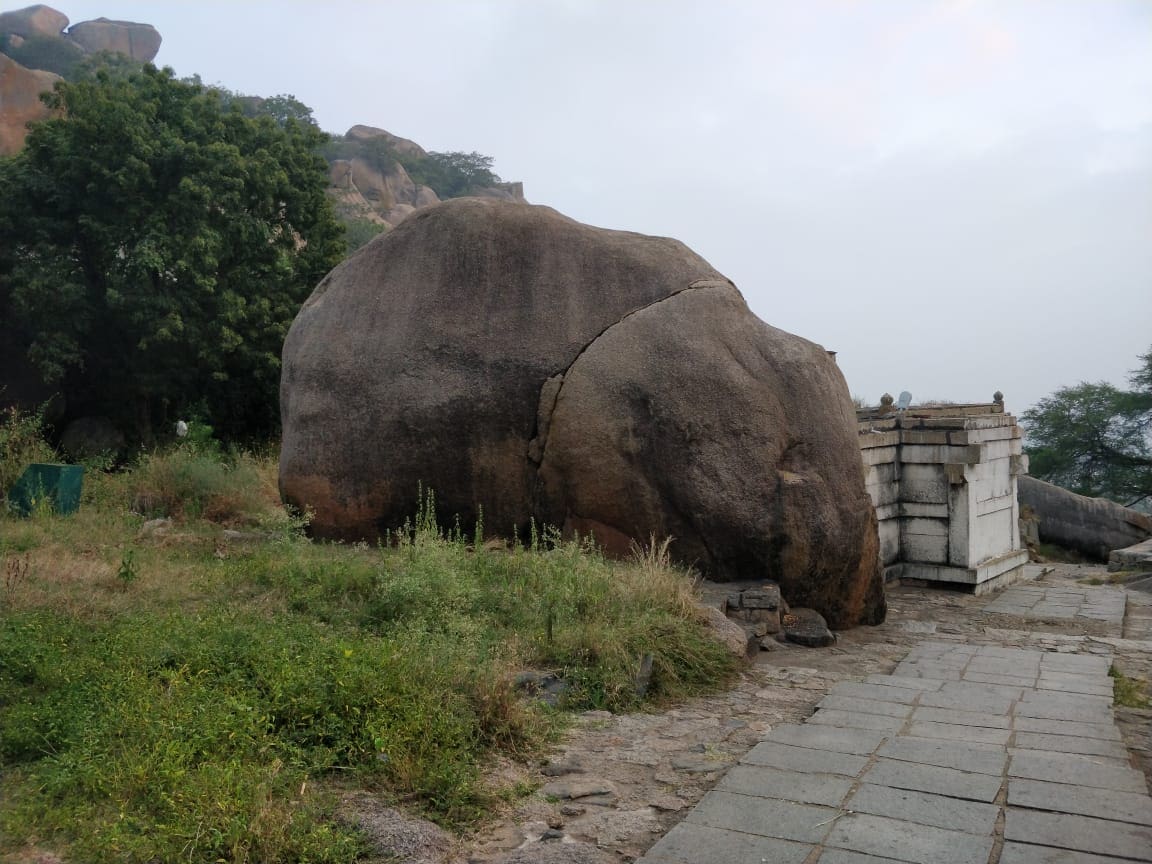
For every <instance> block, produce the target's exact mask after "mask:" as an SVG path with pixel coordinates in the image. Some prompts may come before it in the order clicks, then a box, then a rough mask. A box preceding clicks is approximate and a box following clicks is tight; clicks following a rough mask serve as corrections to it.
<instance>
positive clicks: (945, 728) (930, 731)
mask: <svg viewBox="0 0 1152 864" xmlns="http://www.w3.org/2000/svg"><path fill="white" fill-rule="evenodd" d="M907 734H908V735H911V736H914V737H916V738H939V739H941V740H943V741H974V742H976V743H977V744H1001V745H1005V746H1006V745H1007V744H1008V740H1009V739H1010V738H1011V737H1012V730H1011V729H989V728H988V727H986V726H963V725H960V724H957V723H934V722H932V721H925V722H921V723H912V724H910V725H909V726H908V731H907ZM1077 752H1079V751H1077Z"/></svg>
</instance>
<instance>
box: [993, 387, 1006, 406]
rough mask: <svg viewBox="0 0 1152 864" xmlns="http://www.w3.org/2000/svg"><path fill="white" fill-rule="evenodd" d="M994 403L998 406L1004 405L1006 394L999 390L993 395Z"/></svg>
mask: <svg viewBox="0 0 1152 864" xmlns="http://www.w3.org/2000/svg"><path fill="white" fill-rule="evenodd" d="M992 401H993V402H995V403H996V404H997V405H1003V404H1004V394H1003V393H1001V392H1000V391H999V390H997V391H996V392H995V393H993V394H992Z"/></svg>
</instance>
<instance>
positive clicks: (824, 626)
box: [720, 582, 836, 651]
mask: <svg viewBox="0 0 1152 864" xmlns="http://www.w3.org/2000/svg"><path fill="white" fill-rule="evenodd" d="M720 608H721V610H722V611H723V612H724V614H725V615H727V616H728V617H729V618H730V619H732V620H733V621H736V622H738V623H739V624H741V625H742V626H743V627H744V629H745V630H746V631H747V632H748V636H749V638H750V639H755V640H757V642H758V644H759V646H760V648H761V649H762V650H765V651H771V650H773V649H775V648H776V647H778V645H779V643H781V642H794V643H796V644H797V645H805V646H808V647H810V648H820V647H823V646H826V645H831V644H833V643H834V642H835V641H836V636H835V634H833V633H832V631H831V630H829V629H828V622H827V621H825V620H824V616H822V615H821V614H820V613H819V612H817V611H815V610H814V609H801V608H797V609H791V608H789V606H788V601H787V600H785V599H784V598H783V596H781V594H780V586H779V585H777V584H776V583H775V582H765V583H763V584H760V585H753V586H749V587H746V588H743V589H739V590H732V591H729V592H728V594H727V596H725V598H724V601H723V604H722V605H721V607H720Z"/></svg>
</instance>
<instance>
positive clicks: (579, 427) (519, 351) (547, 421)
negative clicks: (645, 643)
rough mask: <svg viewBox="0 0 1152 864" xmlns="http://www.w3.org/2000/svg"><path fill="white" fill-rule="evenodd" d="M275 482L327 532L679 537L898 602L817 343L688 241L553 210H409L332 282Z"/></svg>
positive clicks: (719, 564) (850, 607) (695, 547)
mask: <svg viewBox="0 0 1152 864" xmlns="http://www.w3.org/2000/svg"><path fill="white" fill-rule="evenodd" d="M283 360H284V366H283V376H282V382H281V410H282V419H283V448H282V455H281V465H280V485H281V492H282V494H283V496H284V498H285V500H286V501H288V502H289V503H291V504H294V505H296V506H298V507H301V508H307V509H309V510H311V511H312V512H313V517H312V523H311V524H312V530H313V531H314V532H315V533H316V534H317V535H318V536H321V537H329V538H342V539H374V538H377V537H379V536H381V535H383V534H386V533H387V532H388V531H390V530H392V529H395V528H397V527H399V526H400V525H402V524H403V523H404V521H405V519H406V518H409V517H410V516H411V515H412V513H413V511H414V509H415V505H416V495H417V487H418V485H421V484H422V485H423V486H424V487H425V488H431V489H434V490H435V493H436V500H437V505H438V509H439V511H440V514H441V517H442V518H446V519H451V518H452V516H453V515H454V514H458V515H459V516H460V518H461V520H462V522H463V523H464V524H465V525H469V524H471V522H472V521H473V520H474V519H475V518H476V516H477V515H478V513H479V509H480V508H481V507H482V508H483V520H484V525H485V530H486V532H487V533H489V534H504V535H509V534H511V533H512V532H513V531H514V530H523V529H524V526H525V525H526V524H527V523H528V521H529V519H530V518H531V519H535V520H536V522H537V523H538V524H541V523H546V524H552V525H556V526H559V527H562V528H563V529H565V530H566V531H568V532H579V533H581V534H591V535H593V536H595V538H596V539H597V540H598V542H599V543H600V544H601V545H602V546H604V547H605V548H606V549H607V550H608V551H610V552H626V551H627V549H628V546H629V544H630V543H631V541H632V540H638V541H642V542H648V541H649V539H650V538H651V537H652V536H655V537H657V538H663V537H666V536H672V537H674V538H675V541H674V542H673V544H672V551H673V553H674V554H675V555H676V556H677V557H678V558H679V559H680V560H681V561H683V562H686V563H690V564H694V565H695V566H697V567H699V568H700V569H701V570H702V571H703V572H704V573H705V574H707V575H709V576H710V577H714V578H724V579H728V578H749V579H751V578H756V579H774V580H776V581H778V582H779V583H780V585H781V588H782V590H783V591H784V594H785V596H786V597H788V599H789V600H790V601H791V602H792V603H794V604H796V605H803V606H811V607H814V608H816V609H818V610H819V611H820V612H822V613H823V614H824V615H825V616H826V617H827V618H828V619H829V621H830V623H832V624H833V626H836V627H844V626H851V625H853V624H857V623H876V622H878V621H880V620H882V619H883V615H884V600H883V589H882V582H881V576H880V569H879V560H878V541H877V534H876V521H875V514H874V511H873V508H872V506H871V503H870V501H869V499H868V497H867V495H866V493H865V489H864V480H863V472H862V470H861V466H860V455H859V448H858V444H857V440H856V427H855V415H854V412H853V409H852V404H851V399H850V397H849V394H848V390H847V387H846V385H845V383H844V380H843V377H842V376H841V374H840V372H839V370H838V369H837V367H836V364H835V362H834V361H833V360H832V359H831V358H830V357H829V355H828V353H827V352H826V351H825V350H824V349H823V348H821V347H820V346H819V345H815V344H813V343H811V342H809V341H807V340H804V339H801V338H799V337H797V336H793V335H791V334H788V333H785V332H783V331H781V330H778V329H776V328H773V327H770V326H769V325H767V324H765V323H764V322H762V321H760V320H759V319H758V318H757V317H756V316H755V315H753V314H752V313H751V312H750V311H749V309H748V307H747V305H746V304H745V302H744V299H743V297H742V296H741V294H740V292H739V291H738V290H737V289H736V287H735V286H734V285H732V283H731V282H729V281H728V280H727V279H726V278H725V277H724V276H722V275H721V274H720V273H718V272H717V271H716V270H714V269H713V268H712V267H711V266H710V265H709V264H708V262H706V261H704V260H703V259H702V258H700V257H699V256H698V255H696V254H694V253H693V252H692V251H691V250H690V249H688V248H687V247H686V246H684V245H683V244H681V243H679V242H677V241H675V240H670V239H667V238H662V237H647V236H644V235H640V234H632V233H627V232H621V231H609V230H605V229H601V228H593V227H590V226H587V225H582V224H580V223H578V222H575V221H573V220H571V219H568V218H566V217H564V216H562V215H560V214H559V213H557V212H555V211H554V210H551V209H549V208H546V207H537V206H531V205H527V204H515V203H507V202H501V201H496V200H482V199H456V200H452V201H448V202H445V203H442V204H438V205H435V206H432V207H428V208H424V209H421V210H418V211H416V212H415V213H413V214H412V215H410V216H409V217H408V218H407V219H405V220H404V222H402V223H401V224H400V225H399V226H398V227H397V228H396V229H394V230H393V231H390V232H388V233H387V234H385V235H383V236H382V237H380V238H377V239H376V240H375V241H373V242H372V243H370V244H368V245H367V246H365V247H364V248H363V249H362V250H360V251H359V252H358V253H357V254H355V255H353V256H352V257H351V258H349V259H348V260H347V261H345V262H344V263H343V264H341V265H340V266H339V267H337V268H336V269H335V270H334V271H332V273H331V274H329V276H328V277H326V278H325V280H324V281H323V282H322V283H321V284H320V285H319V286H318V287H317V289H316V291H315V292H314V293H313V295H312V297H311V298H309V300H308V301H307V303H306V304H305V305H304V307H303V308H302V309H301V311H300V314H299V315H298V316H297V318H296V321H295V323H294V324H293V326H292V329H291V331H290V333H289V334H288V338H287V341H286V342H285V346H284V357H283Z"/></svg>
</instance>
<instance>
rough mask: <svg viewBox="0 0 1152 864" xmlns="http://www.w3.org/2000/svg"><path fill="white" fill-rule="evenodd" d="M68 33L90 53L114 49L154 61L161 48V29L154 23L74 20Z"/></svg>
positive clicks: (146, 61) (140, 58)
mask: <svg viewBox="0 0 1152 864" xmlns="http://www.w3.org/2000/svg"><path fill="white" fill-rule="evenodd" d="M67 36H68V39H69V40H71V41H72V42H75V43H76V44H77V45H79V46H80V47H81V48H83V49H84V50H85V51H87V52H88V53H90V54H96V53H98V52H100V51H112V52H115V53H117V54H124V55H126V56H128V57H131V58H132V59H133V60H136V61H137V62H139V63H151V62H152V60H153V59H155V57H156V55H157V53H159V51H160V42H161V39H160V33H159V31H157V30H156V28H155V27H153V26H152V25H151V24H137V23H135V22H132V21H111V20H109V19H108V18H97V19H96V20H94V21H81V22H80V23H79V24H73V25H72V26H71V27H69V28H68V34H67Z"/></svg>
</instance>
